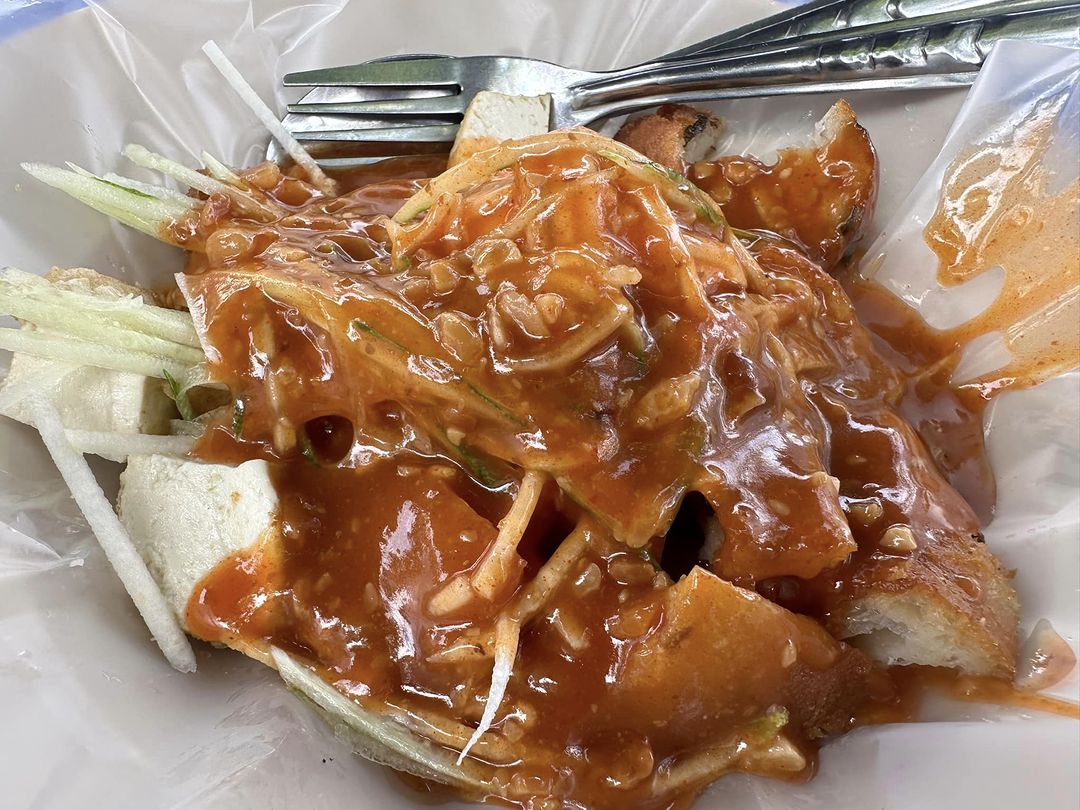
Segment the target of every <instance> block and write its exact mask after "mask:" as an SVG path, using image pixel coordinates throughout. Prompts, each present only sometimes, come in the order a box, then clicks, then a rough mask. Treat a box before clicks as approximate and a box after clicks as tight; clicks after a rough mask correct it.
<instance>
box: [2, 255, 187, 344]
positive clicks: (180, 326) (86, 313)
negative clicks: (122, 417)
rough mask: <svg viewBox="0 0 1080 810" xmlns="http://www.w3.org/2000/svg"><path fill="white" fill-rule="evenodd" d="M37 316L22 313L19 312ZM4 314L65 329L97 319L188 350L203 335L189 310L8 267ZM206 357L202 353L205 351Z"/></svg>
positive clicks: (3, 305) (3, 271)
mask: <svg viewBox="0 0 1080 810" xmlns="http://www.w3.org/2000/svg"><path fill="white" fill-rule="evenodd" d="M17 308H21V311H23V312H30V311H31V310H32V311H33V312H34V313H35V315H34V316H30V315H27V316H23V315H20V314H19V313H18V312H17V311H16V309H17ZM0 313H3V314H8V315H13V316H14V317H16V318H21V319H23V320H29V321H32V322H34V323H38V321H35V320H34V317H40V318H41V319H42V320H41V324H42V325H43V326H49V327H52V328H58V329H63V328H64V327H65V325H66V324H70V323H72V322H74V321H78V320H82V319H91V320H94V319H97V320H101V321H102V322H107V323H109V324H112V325H114V326H117V327H121V328H126V329H130V330H133V331H135V332H140V333H142V334H144V335H150V336H153V337H156V338H160V339H162V340H165V341H170V342H172V343H178V344H180V345H182V346H190V347H192V348H199V345H200V344H199V336H198V334H197V333H196V331H195V326H194V324H193V323H192V321H191V316H190V315H189V314H188V313H186V312H179V311H177V310H173V309H166V308H164V307H157V306H153V305H151V304H147V303H144V302H143V301H142V300H141V299H140V298H137V297H134V296H111V295H101V294H95V293H93V292H89V291H87V292H83V291H81V290H78V289H69V288H67V287H65V286H62V285H57V284H52V283H50V282H49V281H48V280H46V279H45V278H43V277H41V276H37V275H34V274H33V273H26V272H23V271H22V270H16V269H15V268H14V267H8V268H5V269H4V270H2V271H0ZM200 354H201V352H200Z"/></svg>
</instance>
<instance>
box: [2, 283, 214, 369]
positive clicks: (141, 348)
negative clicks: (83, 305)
mask: <svg viewBox="0 0 1080 810" xmlns="http://www.w3.org/2000/svg"><path fill="white" fill-rule="evenodd" d="M0 312H5V313H6V314H8V315H12V316H14V317H16V318H18V319H19V320H22V321H28V322H30V323H32V324H34V325H35V326H38V327H39V329H41V331H40V332H39V334H48V335H56V336H58V337H60V336H63V337H80V338H85V339H86V340H89V341H92V342H93V343H98V344H101V345H105V346H112V347H115V348H118V349H127V350H130V351H134V352H140V353H142V354H148V355H153V356H155V357H166V358H168V359H170V360H173V361H175V362H177V363H180V364H182V365H184V366H185V367H186V366H193V365H195V364H196V363H200V362H202V360H203V353H202V350H201V349H196V348H194V347H192V346H185V345H183V344H181V343H174V342H173V341H171V340H164V339H162V338H159V337H155V336H153V335H146V334H143V333H142V332H137V331H135V330H132V329H127V328H125V327H123V326H117V325H116V324H114V323H111V322H110V321H109V319H108V318H106V317H102V315H101V314H100V313H96V312H80V311H79V310H74V311H72V310H67V311H65V310H64V309H63V307H61V306H60V305H56V304H53V305H50V304H44V303H41V302H39V301H32V300H22V301H3V300H2V296H0ZM72 315H75V317H72Z"/></svg>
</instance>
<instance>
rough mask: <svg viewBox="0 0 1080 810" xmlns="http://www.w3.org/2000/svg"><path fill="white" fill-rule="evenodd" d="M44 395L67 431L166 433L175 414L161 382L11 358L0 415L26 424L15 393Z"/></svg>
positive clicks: (39, 359) (27, 416) (2, 388)
mask: <svg viewBox="0 0 1080 810" xmlns="http://www.w3.org/2000/svg"><path fill="white" fill-rule="evenodd" d="M19 387H25V388H26V389H27V390H28V391H33V392H35V393H45V394H46V395H47V397H48V400H49V401H50V402H51V403H52V405H53V407H55V408H56V410H57V412H58V413H59V414H60V419H61V421H62V422H63V423H64V427H66V428H67V429H69V430H92V431H103V432H108V433H150V434H157V435H163V434H166V433H168V432H169V420H170V419H175V418H177V416H178V414H177V411H176V406H175V405H174V404H173V401H172V400H171V399H169V397H168V395H167V394H166V393H165V389H164V387H163V386H162V382H161V380H158V379H156V378H153V377H144V376H142V375H141V374H132V373H131V372H127V371H112V370H110V369H105V368H94V367H93V366H74V365H70V364H68V363H62V362H60V361H58V360H49V359H47V358H43V357H32V356H30V355H25V354H19V353H16V354H14V355H12V358H11V369H10V371H8V374H7V377H6V378H5V379H4V381H3V384H0V392H8V393H11V394H15V396H13V397H12V399H13V400H14V401H12V402H10V403H7V402H5V401H4V400H6V399H7V397H0V414H3V415H4V416H9V417H11V418H12V419H15V420H17V421H19V422H26V423H29V421H30V411H29V408H28V407H27V406H26V404H25V403H24V402H22V401H20V397H19V396H18V395H17V388H19Z"/></svg>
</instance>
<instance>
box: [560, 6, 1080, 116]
mask: <svg viewBox="0 0 1080 810" xmlns="http://www.w3.org/2000/svg"><path fill="white" fill-rule="evenodd" d="M1078 9H1080V0H1054V1H1053V2H1047V1H1046V0H1013V1H1012V2H1001V3H995V4H993V5H990V6H986V7H984V8H982V9H980V10H979V13H978V14H977V15H976V14H974V13H973V12H972V11H971V10H968V11H959V12H948V13H944V14H936V15H932V16H930V17H924V18H920V19H918V20H908V21H903V22H901V23H881V24H877V25H870V26H863V27H860V28H855V29H851V30H848V31H842V32H838V33H831V34H816V35H811V36H808V37H805V38H802V39H799V40H797V41H796V43H795V44H791V43H788V44H784V43H777V44H776V45H775V46H773V47H766V48H763V49H761V50H754V51H753V52H751V53H736V54H718V55H714V56H710V57H703V58H697V59H690V60H684V61H680V62H655V63H652V64H648V65H641V66H638V67H634V68H627V69H625V70H620V71H612V72H609V73H602V74H599V76H598V77H596V78H591V79H588V80H586V81H584V82H581V83H579V84H577V85H575V86H574V87H572V88H571V110H572V112H571V115H572V116H573V118H574V119H575V123H578V124H587V123H591V122H592V121H595V120H597V119H599V118H605V117H609V116H612V115H617V114H620V113H625V112H630V111H633V110H636V109H643V108H646V107H654V106H657V105H658V104H663V103H667V102H673V101H705V100H711V99H722V98H738V97H741V96H764V95H780V94H787V93H809V92H833V91H843V90H850V89H860V88H874V89H887V88H890V87H892V88H911V87H941V86H949V85H957V84H970V82H971V81H973V80H974V77H975V75H976V73H977V71H978V69H979V68H980V67H981V65H982V62H983V60H984V59H985V57H986V55H987V53H988V52H989V51H990V49H991V48H992V47H993V46H994V44H995V43H997V42H998V41H999V40H1002V39H1026V40H1034V41H1038V42H1043V43H1048V44H1055V45H1065V46H1069V47H1074V48H1075V47H1078V46H1080V32H1078V29H1077V10H1078Z"/></svg>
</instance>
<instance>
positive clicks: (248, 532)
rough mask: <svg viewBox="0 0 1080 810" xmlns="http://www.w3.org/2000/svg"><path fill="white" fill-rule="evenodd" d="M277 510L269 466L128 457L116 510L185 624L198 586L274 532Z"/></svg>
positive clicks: (153, 457)
mask: <svg viewBox="0 0 1080 810" xmlns="http://www.w3.org/2000/svg"><path fill="white" fill-rule="evenodd" d="M277 506H278V500H277V493H276V492H275V490H274V485H273V482H272V481H271V480H270V472H269V466H268V465H267V463H266V462H265V461H260V460H256V461H247V462H244V463H243V464H241V465H239V466H238V467H230V466H227V465H224V464H203V463H201V462H198V461H188V460H184V459H176V458H170V457H168V456H130V457H129V458H128V466H127V468H126V469H125V470H124V472H123V473H122V474H121V476H120V497H119V500H118V502H117V508H118V512H119V515H120V521H121V523H123V524H124V527H125V528H126V529H127V531H128V534H129V535H130V536H131V540H132V542H133V543H134V544H135V547H136V548H137V549H138V550H139V554H140V555H142V558H143V559H144V560H145V561H146V565H147V567H148V568H149V569H150V573H151V574H153V576H154V579H155V580H157V582H158V584H159V585H160V586H161V589H162V591H163V592H164V593H165V598H166V599H167V600H168V602H169V605H170V606H171V607H172V609H173V610H174V611H176V615H177V616H178V617H179V618H180V621H181V623H183V622H184V614H185V612H186V610H187V604H188V600H189V599H190V597H191V594H192V592H193V591H194V590H195V586H196V585H197V584H198V582H199V580H201V579H202V578H203V577H204V576H206V575H207V574H208V573H210V571H211V570H212V569H213V568H214V567H215V566H216V565H217V564H218V563H220V562H221V561H222V560H225V559H226V558H227V557H229V556H230V555H231V554H234V553H236V552H237V551H241V550H242V549H245V548H248V547H249V546H252V545H253V544H255V543H256V542H258V541H259V540H260V539H261V538H262V537H264V535H266V533H267V532H270V531H273V530H274V529H273V526H274V522H273V519H274V514H275V512H276V510H277Z"/></svg>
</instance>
